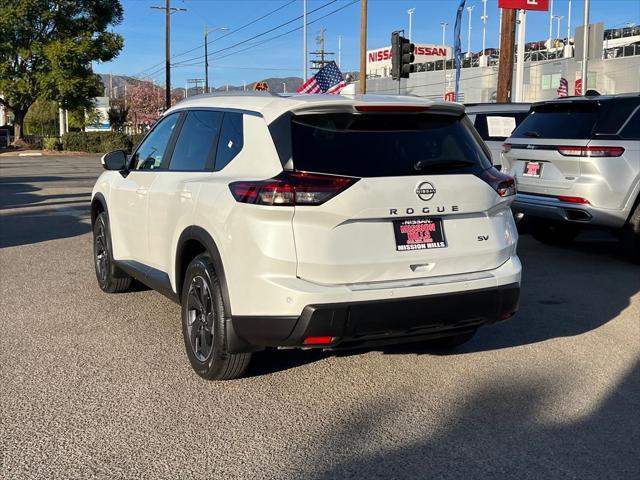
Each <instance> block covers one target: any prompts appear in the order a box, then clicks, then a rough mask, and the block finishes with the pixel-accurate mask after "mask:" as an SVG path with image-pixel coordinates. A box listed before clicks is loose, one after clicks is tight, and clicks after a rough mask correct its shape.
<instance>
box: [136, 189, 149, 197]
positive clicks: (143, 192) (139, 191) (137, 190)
mask: <svg viewBox="0 0 640 480" xmlns="http://www.w3.org/2000/svg"><path fill="white" fill-rule="evenodd" d="M136 193H137V194H138V195H140V196H141V197H142V196H144V195H146V194H147V193H149V190H148V189H146V188H143V187H141V188H136Z"/></svg>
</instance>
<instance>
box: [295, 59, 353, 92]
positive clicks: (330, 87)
mask: <svg viewBox="0 0 640 480" xmlns="http://www.w3.org/2000/svg"><path fill="white" fill-rule="evenodd" d="M346 85H347V83H346V82H345V81H344V77H343V76H342V72H341V71H340V69H339V68H338V65H336V62H329V63H327V64H326V65H325V66H324V67H322V68H321V69H320V70H319V71H318V73H316V74H315V75H314V76H313V77H311V78H310V79H309V80H307V81H306V82H304V83H303V84H302V86H301V87H300V88H299V89H298V90H297V93H339V92H340V90H342V89H343V88H344V87H345V86H346Z"/></svg>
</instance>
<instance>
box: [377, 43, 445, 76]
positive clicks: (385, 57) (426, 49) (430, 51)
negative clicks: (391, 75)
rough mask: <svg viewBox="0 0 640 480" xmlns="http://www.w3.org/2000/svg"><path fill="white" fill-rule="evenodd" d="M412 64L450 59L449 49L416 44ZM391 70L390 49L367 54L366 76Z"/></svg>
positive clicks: (386, 48)
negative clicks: (383, 70)
mask: <svg viewBox="0 0 640 480" xmlns="http://www.w3.org/2000/svg"><path fill="white" fill-rule="evenodd" d="M415 45H416V48H415V50H414V51H413V54H414V55H415V60H414V61H413V63H426V62H435V61H436V60H444V59H446V58H451V49H450V48H449V47H447V46H445V45H431V44H429V45H426V44H421V43H416V44H415ZM390 68H391V47H390V46H389V47H384V48H378V49H376V50H369V51H368V52H367V74H376V73H377V74H382V75H383V76H385V75H384V74H383V73H382V71H381V70H382V69H390Z"/></svg>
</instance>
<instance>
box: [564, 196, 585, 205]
mask: <svg viewBox="0 0 640 480" xmlns="http://www.w3.org/2000/svg"><path fill="white" fill-rule="evenodd" d="M558 200H560V201H561V202H567V203H579V204H581V205H589V200H587V199H586V198H582V197H569V196H566V195H558Z"/></svg>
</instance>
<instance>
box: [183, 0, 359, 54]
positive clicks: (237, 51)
mask: <svg viewBox="0 0 640 480" xmlns="http://www.w3.org/2000/svg"><path fill="white" fill-rule="evenodd" d="M359 1H360V0H352V1H351V2H349V3H347V4H346V5H343V6H341V7H339V8H336V9H335V10H332V11H331V12H329V13H326V14H325V15H322V16H320V17H318V18H316V19H315V20H312V21H310V22H307V25H313V24H314V23H316V22H319V21H320V20H322V19H324V18H326V17H328V16H330V15H333V14H335V13H338V12H339V11H341V10H344V9H345V8H347V7H350V6H351V5H353V4H355V3H358V2H359ZM302 28H303V27H301V26H300V27H295V28H293V29H291V30H288V31H286V32H283V33H280V34H278V35H275V36H273V37H270V38H267V39H266V40H263V41H261V42H258V43H259V44H261V45H264V44H265V43H268V42H271V41H273V40H276V39H278V38H281V37H284V36H285V35H289V34H291V33H294V32H297V31H298V30H302ZM229 48H233V47H229ZM251 48H253V45H250V46H248V47H246V48H242V49H240V50H236V51H234V52H229V53H227V54H225V55H220V56H219V57H216V58H214V59H213V60H214V61H215V60H220V59H222V58H225V57H229V56H231V55H235V54H237V53H242V52H244V51H247V50H250V49H251ZM185 61H186V60H185ZM201 63H202V62H199V63H197V64H201ZM197 64H196V65H197ZM176 66H181V62H179V63H177V64H176Z"/></svg>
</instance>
